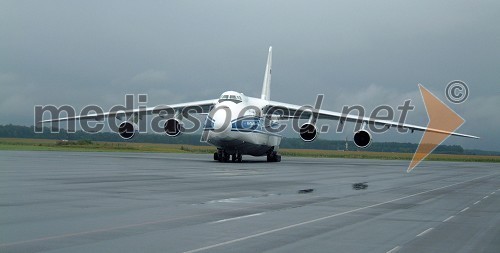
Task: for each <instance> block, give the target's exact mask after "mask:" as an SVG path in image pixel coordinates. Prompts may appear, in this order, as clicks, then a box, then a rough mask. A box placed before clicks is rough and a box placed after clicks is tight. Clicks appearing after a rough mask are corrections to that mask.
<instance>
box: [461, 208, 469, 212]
mask: <svg viewBox="0 0 500 253" xmlns="http://www.w3.org/2000/svg"><path fill="white" fill-rule="evenodd" d="M467 210H469V207H466V208H464V209H462V210H461V211H460V212H461V213H463V212H465V211H467Z"/></svg>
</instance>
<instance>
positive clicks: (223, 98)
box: [219, 94, 242, 103]
mask: <svg viewBox="0 0 500 253" xmlns="http://www.w3.org/2000/svg"><path fill="white" fill-rule="evenodd" d="M223 101H232V102H234V103H239V102H241V101H242V100H241V96H239V95H227V94H223V95H221V96H220V98H219V103H220V102H223Z"/></svg>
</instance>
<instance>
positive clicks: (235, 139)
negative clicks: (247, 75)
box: [41, 47, 478, 162]
mask: <svg viewBox="0 0 500 253" xmlns="http://www.w3.org/2000/svg"><path fill="white" fill-rule="evenodd" d="M271 65H272V47H270V48H269V54H268V58H267V65H266V69H265V74H264V82H263V85H262V93H261V95H260V98H255V97H249V96H246V95H244V94H243V93H240V92H236V91H226V92H224V93H222V94H221V96H220V97H219V98H218V99H211V100H204V101H196V102H189V103H180V104H171V105H166V106H157V107H147V108H138V109H133V110H129V111H125V112H124V111H120V112H113V111H112V112H105V113H100V114H89V115H80V116H74V117H63V118H56V119H48V120H43V121H41V123H45V122H58V121H66V120H102V119H103V118H104V117H117V118H119V117H121V116H119V114H120V113H121V114H122V115H123V114H125V117H126V118H127V119H126V120H125V121H123V122H121V124H120V125H119V126H118V134H119V135H120V136H121V137H122V138H124V139H131V138H133V137H134V136H135V135H136V134H137V133H138V126H137V124H136V122H137V120H136V118H137V115H139V118H140V117H141V116H140V115H150V114H156V115H158V116H160V117H163V118H165V119H166V121H165V123H164V125H163V126H164V131H165V133H166V135H167V136H170V137H175V136H178V135H179V134H181V133H182V132H183V129H184V128H183V122H182V120H183V116H184V115H185V112H188V111H189V110H190V109H194V110H195V111H196V113H198V114H201V115H207V118H206V121H205V125H204V127H203V135H202V140H204V141H206V142H207V143H209V144H211V145H213V146H215V147H216V148H217V152H215V153H214V160H216V161H219V162H228V161H230V160H231V161H233V162H241V160H242V155H252V156H266V157H267V161H268V162H280V161H281V155H280V154H279V153H278V151H279V145H280V142H281V138H282V136H281V135H279V134H278V131H275V130H276V129H278V128H279V126H278V125H279V121H282V120H287V119H297V120H299V119H300V120H308V121H307V123H304V124H302V125H301V126H300V131H299V135H300V137H301V138H302V140H304V141H307V142H310V141H313V140H315V139H316V137H317V136H318V130H317V128H316V120H317V119H326V120H340V121H341V122H342V123H343V122H345V121H348V122H355V123H361V124H362V125H363V127H361V128H360V129H358V130H357V131H355V133H354V138H353V141H354V143H355V144H356V145H357V146H358V147H361V148H365V147H368V146H369V145H370V143H371V142H372V136H371V134H370V132H369V131H368V130H367V129H366V125H367V124H377V125H382V126H386V127H387V128H389V127H396V128H402V129H409V130H411V131H415V130H416V131H429V132H437V133H443V134H449V135H455V136H461V137H467V138H478V137H476V136H472V135H466V134H460V133H456V132H447V131H444V130H439V129H432V128H427V127H423V126H416V125H410V124H405V123H401V122H395V121H387V120H379V119H375V118H370V117H362V116H358V115H352V114H347V115H346V114H342V113H339V112H334V111H327V110H323V109H318V108H312V107H309V108H307V107H304V106H300V105H294V104H287V103H281V102H276V101H272V100H270V98H271V90H270V88H271V72H272V71H271ZM169 110H170V111H173V113H165V112H166V111H169ZM165 115H167V116H165ZM134 117H136V118H134ZM140 119H142V118H140Z"/></svg>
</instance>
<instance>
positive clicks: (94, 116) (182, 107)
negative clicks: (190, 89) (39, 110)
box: [39, 99, 217, 123]
mask: <svg viewBox="0 0 500 253" xmlns="http://www.w3.org/2000/svg"><path fill="white" fill-rule="evenodd" d="M216 103H217V99H211V100H203V101H196V102H189V103H180V104H172V105H160V106H155V107H147V108H137V109H133V110H119V111H111V112H105V113H99V114H98V113H89V114H88V115H79V116H74V117H63V118H56V119H48V120H42V121H40V122H39V123H47V122H59V121H67V120H96V121H100V120H102V119H104V118H105V117H119V116H121V115H125V116H127V117H128V116H130V115H132V114H137V115H139V116H142V115H151V114H159V115H164V114H171V115H172V114H173V113H176V112H188V111H190V110H194V111H196V113H199V114H206V113H208V112H209V111H210V109H211V107H212V106H213V105H215V104H216Z"/></svg>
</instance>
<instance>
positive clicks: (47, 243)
mask: <svg viewBox="0 0 500 253" xmlns="http://www.w3.org/2000/svg"><path fill="white" fill-rule="evenodd" d="M243 159H244V162H243V163H238V164H235V163H218V162H215V161H212V155H191V154H149V153H85V152H79V153H73V152H35V151H26V152H23V151H0V173H1V177H0V214H1V216H0V252H498V249H500V240H499V238H500V168H499V167H500V166H499V164H488V163H458V162H429V161H424V162H422V163H421V164H420V165H419V166H418V167H417V168H416V169H415V170H413V171H412V172H411V173H409V174H407V173H406V168H407V167H408V163H409V161H384V160H357V159H313V158H292V157H283V159H282V162H281V163H266V162H264V160H265V158H263V157H260V158H258V157H256V158H254V157H243ZM356 183H361V184H360V185H362V186H366V187H358V188H357V189H355V188H353V184H356Z"/></svg>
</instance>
